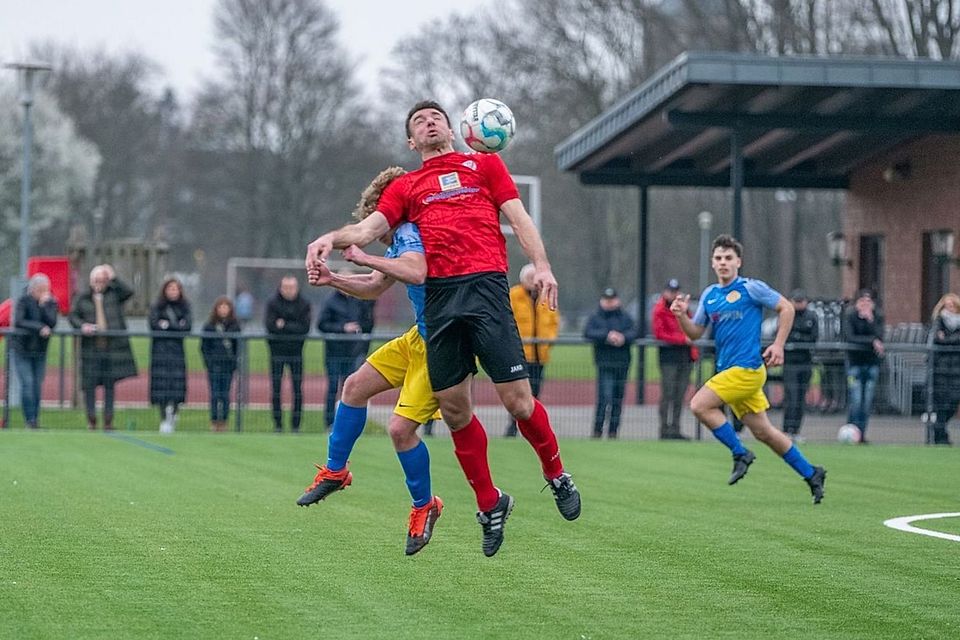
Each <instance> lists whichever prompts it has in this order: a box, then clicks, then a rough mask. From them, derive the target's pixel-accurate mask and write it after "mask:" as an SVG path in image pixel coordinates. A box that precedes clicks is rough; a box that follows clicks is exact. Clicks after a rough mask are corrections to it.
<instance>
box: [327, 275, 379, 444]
mask: <svg viewBox="0 0 960 640" xmlns="http://www.w3.org/2000/svg"><path fill="white" fill-rule="evenodd" d="M375 302H376V301H375V300H360V299H359V298H354V297H352V296H348V295H345V294H344V293H342V292H341V291H335V292H334V293H333V294H331V295H330V297H329V298H327V299H326V301H325V302H324V304H323V309H322V310H321V311H320V317H319V318H318V320H317V329H319V330H320V332H321V333H344V334H359V333H370V332H371V331H373V306H374V304H375ZM369 348H370V341H369V340H327V341H326V343H325V344H324V355H323V361H324V366H326V368H327V402H326V409H325V411H324V414H323V417H324V421H325V422H326V423H327V428H328V429H329V428H330V426H331V425H332V424H333V418H334V416H335V415H336V412H337V398H338V397H339V395H340V391H341V390H342V386H343V383H344V381H345V380H346V379H347V376H349V375H350V374H351V373H353V372H354V371H356V370H357V369H358V368H359V367H360V365H361V364H363V361H364V359H365V358H366V357H367V351H368V350H369Z"/></svg>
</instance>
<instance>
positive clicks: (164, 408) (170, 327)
mask: <svg viewBox="0 0 960 640" xmlns="http://www.w3.org/2000/svg"><path fill="white" fill-rule="evenodd" d="M149 321H150V330H151V331H153V332H154V334H153V335H154V337H153V340H152V341H151V343H150V404H154V405H157V406H158V407H160V420H161V422H160V430H161V431H163V432H165V433H169V432H171V431H173V430H174V426H175V424H176V418H177V411H178V410H179V409H180V405H181V404H183V403H184V401H185V400H186V398H187V361H186V356H185V355H184V353H183V335H182V334H183V333H185V332H189V331H190V328H191V326H192V324H193V320H192V317H191V315H190V303H189V302H187V299H186V298H184V296H183V285H182V284H181V283H180V281H179V280H177V279H176V278H168V279H167V280H166V281H164V283H163V286H162V287H161V289H160V296H159V297H158V298H157V301H156V302H155V303H153V306H151V307H150V317H149ZM158 334H159V335H158ZM163 334H171V335H163ZM178 334H180V335H178Z"/></svg>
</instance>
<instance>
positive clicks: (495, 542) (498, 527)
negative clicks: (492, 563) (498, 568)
mask: <svg viewBox="0 0 960 640" xmlns="http://www.w3.org/2000/svg"><path fill="white" fill-rule="evenodd" d="M511 511H513V498H512V497H511V496H509V495H507V494H506V493H501V494H500V499H499V500H497V504H495V505H494V506H493V509H490V511H478V512H477V522H479V523H480V527H481V528H482V529H483V555H485V556H487V557H488V558H489V557H490V556H492V555H494V554H495V553H497V551H498V550H499V549H500V545H501V544H503V526H504V525H505V524H506V522H507V518H508V517H510V512H511Z"/></svg>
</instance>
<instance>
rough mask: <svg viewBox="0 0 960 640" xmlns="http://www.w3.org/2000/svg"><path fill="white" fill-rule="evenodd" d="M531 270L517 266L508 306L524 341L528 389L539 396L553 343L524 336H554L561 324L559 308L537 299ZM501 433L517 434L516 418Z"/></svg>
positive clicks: (510, 435) (542, 337)
mask: <svg viewBox="0 0 960 640" xmlns="http://www.w3.org/2000/svg"><path fill="white" fill-rule="evenodd" d="M533 274H534V267H533V265H532V264H525V265H523V267H522V268H521V269H520V283H519V284H516V285H514V286H512V287H510V306H511V307H512V308H513V316H514V318H515V319H516V321H517V329H519V331H520V338H521V339H522V340H523V341H524V345H523V355H524V358H526V360H527V371H529V372H530V389H531V391H533V397H534V398H539V397H540V387H541V385H542V384H543V367H544V365H545V364H547V361H549V360H550V348H551V346H552V345H550V344H545V343H528V342H527V340H532V339H538V340H553V339H555V338H556V337H557V331H558V330H559V328H560V312H559V311H558V310H554V309H551V308H550V307H549V306H548V305H547V303H546V302H542V303H541V304H537V303H536V301H537V295H538V292H537V288H536V285H535V284H534V282H533ZM504 435H506V436H508V437H514V436H516V435H517V422H516V420H513V419H511V420H510V423H509V424H508V425H507V430H506V433H505V434H504Z"/></svg>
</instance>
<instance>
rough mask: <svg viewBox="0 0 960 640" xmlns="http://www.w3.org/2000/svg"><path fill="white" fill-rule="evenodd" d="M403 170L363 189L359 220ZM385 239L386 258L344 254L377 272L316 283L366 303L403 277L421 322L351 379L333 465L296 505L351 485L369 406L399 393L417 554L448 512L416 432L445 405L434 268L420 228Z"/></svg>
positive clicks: (322, 269)
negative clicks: (435, 380) (434, 322)
mask: <svg viewBox="0 0 960 640" xmlns="http://www.w3.org/2000/svg"><path fill="white" fill-rule="evenodd" d="M403 173H404V171H403V169H400V168H399V167H391V168H389V169H386V170H384V171H383V172H381V173H380V175H378V176H377V177H376V178H375V179H374V181H373V182H372V183H371V184H370V186H369V187H367V189H366V190H364V193H363V196H362V197H361V200H360V203H359V204H358V205H357V210H356V211H355V212H354V217H357V218H360V219H362V218H364V217H365V216H367V215H369V214H370V213H371V212H372V211H373V210H374V209H375V208H376V203H377V200H378V199H379V194H380V192H381V191H382V190H383V188H384V187H385V186H386V185H387V184H389V183H390V182H391V181H392V180H393V179H394V178H396V177H398V176H400V175H403ZM381 241H382V242H383V243H384V244H386V245H388V249H387V252H386V253H385V254H384V256H383V257H378V256H371V255H368V254H366V253H365V252H364V251H363V250H361V249H359V248H357V247H356V246H350V247H348V248H346V249H344V251H343V257H344V258H345V259H347V260H348V261H350V262H352V263H354V264H357V265H360V266H364V267H370V268H371V269H374V271H373V272H371V273H368V274H353V275H342V274H336V273H332V272H331V271H330V270H329V269H327V267H326V266H325V265H322V264H321V265H319V266H318V267H317V268H316V269H315V270H314V271H311V272H310V273H309V274H308V277H309V281H310V284H312V285H315V286H323V285H328V286H331V287H334V288H336V289H339V290H340V291H342V292H343V293H346V294H347V295H351V296H355V297H358V298H364V299H372V298H376V297H377V296H379V295H380V294H381V293H383V292H384V291H386V290H387V289H388V288H389V287H390V286H391V285H392V284H393V283H394V282H395V281H398V280H399V281H400V282H403V283H405V284H406V285H407V296H408V297H409V298H410V302H411V303H412V304H413V310H414V313H415V315H416V324H415V325H414V326H413V327H411V328H410V329H409V330H408V331H407V332H406V333H405V334H403V335H402V336H399V337H397V338H394V339H393V340H391V341H390V342H388V343H386V344H385V345H383V346H382V347H380V348H379V349H377V350H376V351H375V352H374V353H372V354H371V355H370V357H369V358H367V360H366V362H364V363H363V365H361V367H360V368H359V369H358V370H357V371H355V372H354V373H353V374H351V375H350V376H349V377H348V378H347V380H346V382H345V383H344V386H343V396H342V398H341V401H340V405H339V406H338V407H337V413H336V416H335V417H334V420H333V427H332V430H331V433H330V438H329V442H328V445H327V464H325V465H323V466H320V465H317V469H318V471H317V474H316V476H315V477H314V479H313V482H312V483H311V485H310V486H308V487H307V489H306V491H305V493H304V494H303V495H302V496H300V498H299V499H298V500H297V504H299V505H300V506H309V505H311V504H314V503H317V502H319V501H320V500H323V499H324V498H326V497H327V496H328V495H330V494H331V493H333V492H335V491H340V490H342V489H344V488H346V487H347V486H349V485H350V483H351V482H352V480H353V474H352V473H350V471H349V468H348V465H347V460H348V458H349V457H350V452H351V451H352V450H353V445H354V444H355V443H356V441H357V439H358V438H359V437H360V434H361V433H362V432H363V427H364V424H365V423H366V421H367V402H368V401H369V400H370V399H371V398H373V397H374V396H375V395H377V394H379V393H381V392H383V391H387V390H388V389H396V388H400V389H401V391H400V398H399V400H398V401H397V405H396V407H395V408H394V411H393V415H391V416H390V421H389V423H388V425H387V430H388V431H389V433H390V437H391V438H392V440H393V444H394V448H395V449H396V451H397V457H398V458H399V459H400V465H401V467H403V471H404V474H405V476H406V481H407V488H408V490H409V491H410V496H411V498H412V499H413V506H412V508H411V511H410V522H409V526H408V529H407V543H406V550H405V552H406V554H407V555H413V554H414V553H416V552H418V551H420V549H422V548H423V547H425V546H426V545H427V543H428V542H430V537H431V536H432V534H433V527H434V524H435V523H436V521H437V519H438V518H439V517H440V514H441V512H442V511H443V502H442V501H441V500H440V498H439V497H437V496H434V495H433V493H432V492H431V486H430V455H429V453H428V451H427V445H426V444H425V443H424V442H423V441H422V440H421V439H420V437H419V436H418V435H417V427H418V426H419V425H421V424H423V423H425V422H427V421H428V420H430V419H431V418H433V416H434V414H435V413H436V412H437V409H438V407H439V403H438V401H437V400H436V398H434V396H433V390H432V388H431V387H430V378H429V375H428V373H427V357H426V344H425V342H424V338H425V337H426V325H425V323H424V319H423V302H424V287H423V281H424V279H425V278H426V273H427V263H426V259H425V257H424V251H423V242H422V241H421V239H420V231H419V230H418V229H417V226H416V225H414V224H412V223H409V222H407V223H403V224H400V225H398V226H397V227H396V228H395V229H391V230H390V231H389V232H388V233H387V234H386V235H385V236H383V237H382V238H381Z"/></svg>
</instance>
